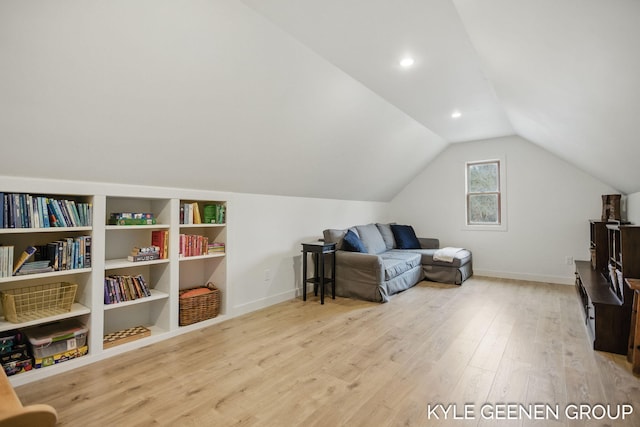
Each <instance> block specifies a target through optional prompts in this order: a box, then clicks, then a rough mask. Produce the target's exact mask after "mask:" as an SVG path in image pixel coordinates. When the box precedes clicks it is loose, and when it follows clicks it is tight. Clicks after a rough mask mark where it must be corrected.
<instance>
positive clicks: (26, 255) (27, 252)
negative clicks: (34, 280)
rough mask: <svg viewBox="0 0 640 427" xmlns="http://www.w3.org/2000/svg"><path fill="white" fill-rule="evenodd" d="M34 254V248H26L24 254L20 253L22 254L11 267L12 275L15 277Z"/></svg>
mask: <svg viewBox="0 0 640 427" xmlns="http://www.w3.org/2000/svg"><path fill="white" fill-rule="evenodd" d="M35 253H36V248H35V247H33V246H27V248H26V249H25V250H24V252H22V254H21V255H20V257H19V258H18V260H17V261H16V263H15V264H14V266H13V275H15V274H16V273H17V272H18V271H20V268H22V266H23V265H24V263H25V262H27V260H28V259H29V258H31V257H32V256H33V254H35Z"/></svg>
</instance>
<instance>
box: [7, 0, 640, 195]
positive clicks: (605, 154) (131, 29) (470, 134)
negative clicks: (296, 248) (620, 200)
mask: <svg viewBox="0 0 640 427" xmlns="http://www.w3.org/2000/svg"><path fill="white" fill-rule="evenodd" d="M639 21H640V2H639V1H636V0H609V1H606V2H605V1H601V0H518V1H513V0H453V1H452V0H400V1H390V0H243V1H239V0H183V1H180V2H174V1H169V0H136V1H130V0H112V1H109V2H104V1H100V0H82V1H81V0H59V1H56V2H49V1H46V0H3V1H2V2H0V138H1V140H2V156H1V157H2V170H1V171H0V175H17V176H36V177H50V178H63V179H80V180H88V181H103V182H125V183H135V184H150V185H162V186H174V187H187V188H203V189H212V190H224V191H239V192H253V193H267V194H283V195H293V196H309V197H328V198H341V199H360V200H381V201H385V200H390V199H391V198H392V197H393V196H394V195H395V194H396V193H397V192H398V191H399V190H401V189H402V188H403V187H404V186H405V185H406V184H407V183H408V182H409V181H410V180H411V179H412V178H413V177H414V176H415V175H416V174H418V173H419V172H420V171H421V170H422V169H423V168H424V167H428V164H429V162H430V161H431V160H432V159H433V158H434V157H435V156H437V155H438V153H440V152H441V151H442V150H443V149H445V148H446V146H447V145H448V144H452V143H456V142H461V141H471V140H478V139H486V138H492V137H499V136H504V135H511V134H518V135H520V136H522V137H524V138H526V139H528V140H529V141H531V142H533V143H535V144H538V145H540V146H541V147H543V148H545V149H547V150H549V151H551V152H553V153H555V154H556V155H558V156H559V157H561V158H563V159H565V160H567V161H569V162H571V163H573V164H575V165H576V166H577V167H579V168H581V169H583V170H585V171H587V172H589V173H590V174H592V175H593V176H595V177H597V178H599V179H600V180H602V181H603V182H605V183H607V184H609V185H611V186H612V187H614V188H616V189H618V190H620V191H622V192H625V193H632V192H638V191H640V168H638V167H637V166H636V164H637V162H638V159H639V158H640V143H639V141H638V131H637V129H636V128H637V126H636V122H637V121H638V119H637V115H638V112H639V111H640V84H639V83H640V81H639V80H640V77H639V76H640V50H639V49H638V48H637V46H635V44H636V43H637V40H639V39H640V26H638V25H637V23H638V22H639ZM407 55H409V56H411V57H413V58H414V60H415V63H414V65H413V66H412V67H410V68H406V69H405V68H403V67H401V66H400V65H399V61H400V59H402V58H403V57H405V56H407ZM454 111H458V112H460V114H461V115H460V117H458V118H453V117H452V116H451V115H452V113H453V112H454ZM27 153H29V154H28V155H27ZM70 159H72V161H71V162H70ZM70 163H71V164H72V165H73V166H72V167H70V166H69V164H70ZM541 166H542V165H541Z"/></svg>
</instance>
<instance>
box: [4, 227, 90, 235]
mask: <svg viewBox="0 0 640 427" xmlns="http://www.w3.org/2000/svg"><path fill="white" fill-rule="evenodd" d="M91 230H93V227H46V228H45V227H41V228H0V234H29V233H65V232H70V231H91Z"/></svg>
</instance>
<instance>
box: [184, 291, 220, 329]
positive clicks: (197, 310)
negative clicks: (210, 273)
mask: <svg viewBox="0 0 640 427" xmlns="http://www.w3.org/2000/svg"><path fill="white" fill-rule="evenodd" d="M206 287H207V288H209V289H210V290H211V292H208V293H206V294H202V295H195V296H192V297H186V298H179V300H180V320H179V323H180V326H186V325H191V324H192V323H197V322H201V321H203V320H207V319H212V318H214V317H216V316H217V315H218V312H219V310H220V290H219V289H218V288H216V287H215V286H214V285H213V283H211V282H209V283H207V285H206ZM192 289H198V288H192ZM192 289H183V290H181V291H180V296H182V294H184V293H185V292H187V291H190V290H192Z"/></svg>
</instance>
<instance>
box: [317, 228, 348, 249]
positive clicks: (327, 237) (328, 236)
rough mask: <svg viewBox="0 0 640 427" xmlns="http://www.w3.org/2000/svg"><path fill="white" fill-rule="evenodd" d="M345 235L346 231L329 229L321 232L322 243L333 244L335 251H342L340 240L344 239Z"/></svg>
mask: <svg viewBox="0 0 640 427" xmlns="http://www.w3.org/2000/svg"><path fill="white" fill-rule="evenodd" d="M345 234H347V230H338V229H335V228H329V229H327V230H324V231H323V232H322V235H323V236H324V241H325V242H326V243H335V244H336V249H342V239H344V235H345Z"/></svg>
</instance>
